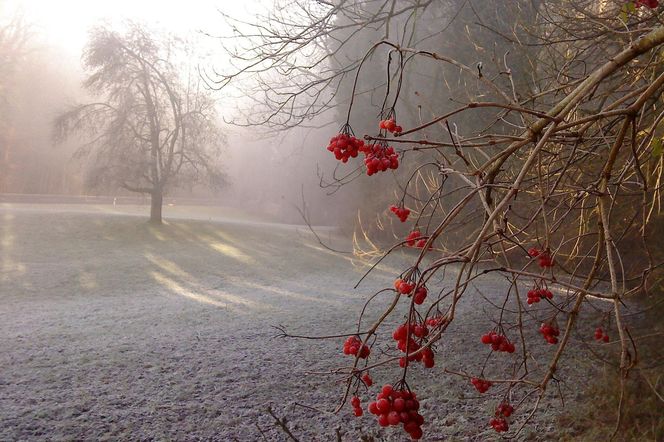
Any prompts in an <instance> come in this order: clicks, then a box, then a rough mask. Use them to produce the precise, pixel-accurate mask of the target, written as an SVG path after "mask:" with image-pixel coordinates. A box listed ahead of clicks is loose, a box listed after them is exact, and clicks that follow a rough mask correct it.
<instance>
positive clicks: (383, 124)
mask: <svg viewBox="0 0 664 442" xmlns="http://www.w3.org/2000/svg"><path fill="white" fill-rule="evenodd" d="M378 127H379V128H381V129H385V130H386V131H388V132H392V133H393V134H400V133H401V132H403V128H402V127H401V126H399V125H397V122H396V121H394V119H393V118H390V119H389V120H380V123H379V124H378Z"/></svg>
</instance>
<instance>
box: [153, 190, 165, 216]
mask: <svg viewBox="0 0 664 442" xmlns="http://www.w3.org/2000/svg"><path fill="white" fill-rule="evenodd" d="M163 202H164V193H163V192H162V190H161V189H155V190H153V191H152V193H151V194H150V224H161V206H162V203H163Z"/></svg>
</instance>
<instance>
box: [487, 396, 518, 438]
mask: <svg viewBox="0 0 664 442" xmlns="http://www.w3.org/2000/svg"><path fill="white" fill-rule="evenodd" d="M513 412H514V407H512V406H511V405H510V404H508V403H506V402H503V403H501V404H500V405H498V408H496V417H495V418H493V419H491V421H489V424H490V425H491V426H492V427H493V429H494V430H496V431H497V432H498V433H502V432H504V431H507V430H509V429H510V426H509V424H508V423H507V418H508V417H510V416H511V415H512V413H513Z"/></svg>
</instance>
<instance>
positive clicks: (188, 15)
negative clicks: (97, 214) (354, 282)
mask: <svg viewBox="0 0 664 442" xmlns="http://www.w3.org/2000/svg"><path fill="white" fill-rule="evenodd" d="M261 7H266V3H265V2H259V1H255V2H243V3H242V5H231V3H230V2H213V1H206V2H197V3H196V7H194V8H192V7H190V6H186V7H185V6H183V5H182V4H179V3H174V4H168V5H164V4H162V3H161V2H140V3H139V4H138V5H136V2H114V3H113V5H112V6H110V3H105V2H94V3H90V2H77V1H69V2H68V1H65V2H57V3H51V2H42V1H8V0H4V1H2V2H0V8H1V9H0V19H1V20H2V21H3V24H8V23H9V22H11V21H17V22H19V23H20V30H19V31H18V34H19V35H17V36H16V38H17V40H18V41H16V42H14V43H12V42H8V43H7V44H6V45H5V47H8V49H7V51H6V52H7V53H6V54H3V56H4V57H5V60H6V61H5V62H3V72H2V75H3V76H4V78H3V81H2V89H1V93H2V110H1V111H0V112H2V114H3V118H2V124H3V126H4V127H3V130H2V132H1V135H0V194H3V196H2V197H1V198H2V199H3V200H4V201H16V200H18V199H21V200H26V197H21V198H19V197H18V196H17V194H22V195H49V196H50V197H49V198H46V200H47V201H53V202H55V201H57V197H56V196H67V197H79V196H104V197H109V198H110V199H112V198H116V201H117V202H118V203H120V204H121V203H123V202H129V201H131V202H136V201H143V202H144V201H146V198H145V196H142V195H138V194H135V193H132V192H129V191H127V190H123V189H120V188H117V187H115V188H108V187H107V188H103V187H101V188H100V187H95V186H92V185H91V182H90V181H91V180H90V177H89V174H90V171H91V168H90V167H89V162H88V161H87V159H86V158H85V157H82V158H81V157H76V156H75V153H76V151H77V150H78V148H79V146H80V145H81V144H82V141H83V139H82V138H84V137H82V136H79V137H74V138H70V139H68V140H66V141H65V142H63V143H60V144H57V145H55V144H54V142H53V122H54V119H55V117H56V116H57V115H58V114H59V113H61V112H63V110H64V109H65V108H66V107H67V106H69V105H71V104H72V103H77V102H85V101H87V100H89V99H90V97H89V96H88V95H87V94H86V92H85V91H84V90H83V88H82V87H81V84H82V81H83V80H84V78H85V72H84V70H83V67H82V63H81V55H82V50H83V48H84V46H85V44H86V41H87V38H88V36H89V34H88V33H89V30H90V29H91V28H92V27H93V26H95V25H97V24H100V23H102V24H105V25H108V26H111V27H112V26H114V25H115V26H116V27H118V28H119V29H122V27H123V26H124V24H125V23H126V22H127V21H128V20H131V21H133V22H136V23H141V24H144V25H145V26H147V27H150V28H154V29H156V30H159V31H167V32H168V33H169V34H171V35H174V36H177V37H179V38H182V39H186V40H187V44H188V48H189V50H190V51H191V52H190V54H188V57H189V59H188V60H186V63H184V64H185V65H186V69H188V70H189V72H188V73H187V74H188V75H190V76H191V75H198V70H199V69H201V70H202V69H209V68H210V67H213V66H220V65H221V66H223V65H224V64H227V63H228V60H227V59H226V58H225V57H224V56H223V51H220V50H219V42H218V41H217V39H216V38H214V37H213V36H214V35H215V34H220V33H223V32H224V26H225V22H224V20H223V18H222V15H221V13H220V11H221V12H224V13H228V14H234V16H235V17H239V18H243V17H244V18H246V17H250V16H251V15H250V14H253V13H255V11H256V10H257V8H261ZM251 11H253V12H251ZM206 34H209V35H206ZM10 38H11V36H5V39H6V40H9V39H10ZM12 44H14V45H15V46H12ZM232 89H233V88H227V89H226V90H224V91H218V92H214V93H213V96H214V98H215V99H216V101H217V107H218V111H219V115H220V117H221V118H222V119H223V121H220V124H221V125H222V127H223V132H224V134H225V135H226V140H227V141H226V143H225V144H224V146H223V149H222V150H223V154H222V158H220V159H219V160H220V164H221V167H222V170H223V172H224V173H225V175H226V178H227V184H226V185H225V186H224V187H222V188H221V189H218V190H217V191H215V192H213V191H211V190H210V189H208V188H207V187H205V186H196V187H190V188H186V187H185V188H178V189H172V190H170V191H169V192H168V193H167V195H166V198H167V201H166V202H167V203H169V202H170V203H171V204H173V203H175V204H183V203H188V204H192V203H196V204H206V205H219V206H231V207H238V208H242V209H243V210H246V211H248V212H250V213H253V214H256V215H262V216H266V217H268V218H269V219H272V220H275V221H281V222H288V223H302V222H303V219H302V217H301V215H300V213H299V212H298V211H297V209H296V208H297V207H300V208H301V207H302V205H303V203H302V201H303V196H304V198H305V201H306V205H307V208H308V212H309V215H310V217H311V218H310V221H311V222H313V223H316V224H326V225H333V224H340V223H348V222H349V221H350V220H352V219H353V216H354V213H353V210H350V209H349V208H348V207H346V205H347V204H348V201H347V199H348V195H346V197H344V196H342V195H341V194H337V195H334V196H328V194H329V193H330V192H329V190H325V189H321V188H320V186H319V184H320V177H321V174H324V173H328V172H329V171H330V170H332V168H333V167H334V166H335V161H334V159H333V158H329V155H326V153H327V152H326V151H325V150H324V149H322V147H324V146H325V145H326V144H327V140H328V139H329V136H330V135H329V134H330V133H331V132H334V131H336V127H334V126H336V122H331V121H328V122H327V124H326V123H323V127H310V128H297V129H294V130H291V131H290V132H288V133H275V132H271V133H268V132H266V131H265V130H263V129H261V128H259V127H241V126H238V125H235V124H233V120H235V119H237V116H238V113H237V110H238V108H240V107H242V106H243V104H244V103H243V95H242V93H241V91H238V90H232ZM315 124H318V123H315ZM312 126H314V124H312ZM328 126H329V127H328ZM42 199H43V198H42ZM69 201H76V200H75V199H74V200H72V199H71V198H70V199H69ZM104 201H109V200H108V199H104Z"/></svg>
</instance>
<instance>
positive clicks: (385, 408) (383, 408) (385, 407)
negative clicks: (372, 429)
mask: <svg viewBox="0 0 664 442" xmlns="http://www.w3.org/2000/svg"><path fill="white" fill-rule="evenodd" d="M377 406H378V411H380V413H381V414H386V413H389V412H390V410H391V409H392V406H391V405H390V401H388V400H387V399H385V398H383V399H381V400H379V401H378V403H377Z"/></svg>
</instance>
